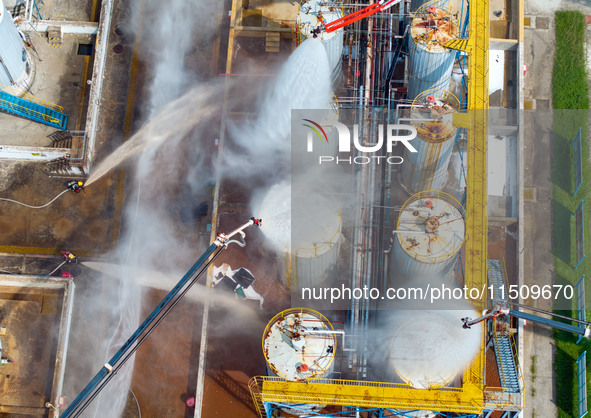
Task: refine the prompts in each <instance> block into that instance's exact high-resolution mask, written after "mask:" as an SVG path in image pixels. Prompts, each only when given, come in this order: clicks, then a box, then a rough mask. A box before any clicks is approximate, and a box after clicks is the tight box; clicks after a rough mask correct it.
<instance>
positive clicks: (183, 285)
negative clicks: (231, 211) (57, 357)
mask: <svg viewBox="0 0 591 418" xmlns="http://www.w3.org/2000/svg"><path fill="white" fill-rule="evenodd" d="M261 222H262V220H261V219H256V218H251V219H250V221H248V222H247V223H245V224H244V225H242V226H241V227H239V228H237V229H235V230H234V231H232V232H230V233H229V234H221V233H220V234H218V236H217V238H216V240H215V241H214V242H213V244H211V245H210V246H209V248H208V249H207V250H206V251H205V253H203V255H202V256H201V257H199V260H197V261H196V262H195V264H193V266H192V267H191V268H190V269H189V271H187V273H186V274H185V275H184V276H183V278H182V279H181V280H180V281H179V282H178V283H177V284H176V286H175V287H174V288H173V289H172V290H171V291H170V292H169V293H168V295H166V297H165V298H164V299H163V300H162V302H160V303H159V304H158V306H157V307H156V308H155V309H154V310H153V311H152V313H151V314H150V315H149V316H148V317H147V318H146V319H145V320H144V322H142V324H141V325H140V326H139V328H138V329H137V330H136V331H135V332H134V333H133V334H132V335H131V337H129V339H128V340H127V341H126V342H125V344H123V346H122V347H121V348H120V349H119V351H117V353H115V355H114V356H113V357H112V358H111V359H110V360H109V361H108V362H107V363H106V364H105V365H104V366H103V368H102V369H101V370H100V371H99V372H98V373H97V374H96V376H94V378H93V379H92V380H91V381H90V382H89V383H88V385H86V387H85V388H84V389H83V390H82V392H80V394H79V395H78V396H77V397H76V399H74V400H73V401H72V403H71V404H70V406H68V408H67V409H66V410H65V411H64V412H63V414H61V417H62V418H70V417H77V416H79V415H80V414H81V413H82V412H83V411H84V410H85V409H86V407H87V406H88V405H89V404H90V402H92V400H93V399H94V398H95V397H96V396H97V395H98V394H99V393H100V391H101V390H102V389H103V388H104V387H105V385H106V384H107V383H109V381H110V380H111V379H112V378H113V376H114V375H115V374H116V373H117V371H118V370H119V369H120V368H121V367H122V366H123V365H124V364H125V362H126V361H127V360H129V358H130V357H131V356H132V355H133V353H135V351H136V350H137V349H138V348H139V346H140V345H141V344H142V343H143V342H144V340H145V339H146V338H148V336H149V335H150V334H151V333H152V331H153V330H154V328H156V327H157V326H158V325H159V324H160V322H162V320H163V319H164V318H165V317H166V315H167V314H168V313H169V312H170V311H171V309H172V308H174V306H175V305H176V304H177V303H178V302H179V300H180V299H181V298H182V297H183V296H184V295H185V294H186V293H187V292H188V291H189V289H190V288H191V286H193V285H194V284H195V283H196V282H197V280H199V277H200V276H201V275H202V274H203V273H204V272H205V271H206V270H207V268H208V267H209V265H210V264H211V263H213V260H215V259H216V258H217V256H218V255H220V253H221V252H222V251H223V250H224V249H225V248H227V247H228V245H230V244H232V243H235V244H238V245H240V246H241V247H244V246H245V245H246V242H245V241H244V238H245V237H246V234H245V233H244V230H245V229H246V228H248V227H249V226H252V225H259V226H260V225H261ZM236 235H239V236H240V240H235V239H231V238H233V237H234V236H236Z"/></svg>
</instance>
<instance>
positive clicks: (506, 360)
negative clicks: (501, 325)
mask: <svg viewBox="0 0 591 418" xmlns="http://www.w3.org/2000/svg"><path fill="white" fill-rule="evenodd" d="M488 279H489V283H490V284H492V285H493V287H494V295H495V299H501V297H500V296H504V298H503V300H506V299H507V282H506V280H505V268H504V266H503V262H502V261H501V260H488ZM501 287H503V291H501ZM507 322H508V321H507ZM507 325H508V326H509V327H510V323H508V324H507ZM493 343H494V349H495V358H496V360H497V368H498V370H499V377H500V379H501V386H502V387H503V389H504V390H505V392H508V393H520V391H521V385H520V379H519V372H518V365H517V363H516V362H515V353H514V351H513V346H512V341H511V336H510V333H507V334H503V333H498V332H497V331H496V330H495V331H494V332H493Z"/></svg>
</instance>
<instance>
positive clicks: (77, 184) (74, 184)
mask: <svg viewBox="0 0 591 418" xmlns="http://www.w3.org/2000/svg"><path fill="white" fill-rule="evenodd" d="M66 187H67V189H68V190H69V191H71V192H74V193H80V192H81V191H82V190H84V183H83V182H82V181H80V180H78V181H76V180H72V181H69V182H67V183H66Z"/></svg>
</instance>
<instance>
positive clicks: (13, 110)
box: [0, 91, 68, 130]
mask: <svg viewBox="0 0 591 418" xmlns="http://www.w3.org/2000/svg"><path fill="white" fill-rule="evenodd" d="M25 97H27V99H24V98H22V97H17V96H15V95H13V94H10V93H7V92H5V91H0V111H3V112H6V113H9V114H11V115H16V116H21V117H23V118H26V119H29V120H32V121H34V122H39V123H42V124H44V125H48V126H51V127H54V128H57V129H61V130H65V129H66V125H67V123H68V115H66V114H65V113H64V112H63V109H62V107H61V106H57V105H54V104H51V103H49V102H45V101H42V100H40V99H36V98H35V97H33V96H29V95H26V96H25ZM34 100H35V101H38V102H40V103H36V102H35V101H34Z"/></svg>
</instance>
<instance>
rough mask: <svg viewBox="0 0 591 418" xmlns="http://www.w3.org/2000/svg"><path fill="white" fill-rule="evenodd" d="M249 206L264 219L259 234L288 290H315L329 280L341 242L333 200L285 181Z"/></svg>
mask: <svg viewBox="0 0 591 418" xmlns="http://www.w3.org/2000/svg"><path fill="white" fill-rule="evenodd" d="M252 206H253V210H254V212H253V213H257V214H259V215H258V216H260V217H261V218H262V219H264V222H263V224H262V227H261V231H262V232H263V233H264V235H265V237H266V238H267V242H268V244H270V246H271V248H272V249H274V250H275V251H276V252H277V253H278V255H279V257H280V258H281V262H282V263H283V266H284V273H283V280H284V282H285V283H286V284H287V285H288V286H289V287H290V288H291V289H298V288H299V289H301V288H303V287H314V286H317V285H318V284H320V283H321V282H323V281H324V280H326V279H327V278H328V275H329V273H330V270H331V269H332V268H334V267H335V266H336V263H337V259H338V256H339V249H340V246H341V243H342V239H343V238H342V234H341V224H342V220H341V211H340V208H339V206H338V203H337V202H336V200H334V199H333V198H332V197H331V196H330V195H329V194H328V193H326V192H322V191H320V190H318V189H314V188H313V187H303V186H302V187H292V185H291V183H290V182H289V181H284V182H282V183H278V184H276V185H274V186H272V187H271V188H270V189H269V190H267V191H266V192H265V193H264V195H263V196H262V198H260V199H258V198H257V199H256V201H255V202H254V203H253V205H252ZM292 222H293V225H294V227H293V228H292Z"/></svg>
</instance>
